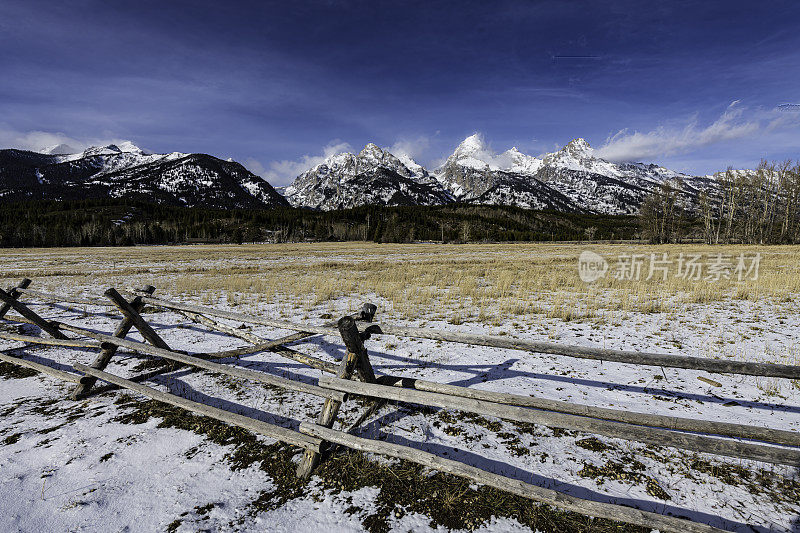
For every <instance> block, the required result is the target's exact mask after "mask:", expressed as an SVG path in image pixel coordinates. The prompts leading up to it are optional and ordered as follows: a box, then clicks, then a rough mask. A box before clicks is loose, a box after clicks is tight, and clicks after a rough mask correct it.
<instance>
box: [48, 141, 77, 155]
mask: <svg viewBox="0 0 800 533" xmlns="http://www.w3.org/2000/svg"><path fill="white" fill-rule="evenodd" d="M79 152H80V150H78V149H77V148H73V147H72V146H70V145H68V144H65V143H61V144H57V145H55V146H50V147H49V148H45V149H44V150H42V151H41V153H43V154H47V155H68V154H77V153H79Z"/></svg>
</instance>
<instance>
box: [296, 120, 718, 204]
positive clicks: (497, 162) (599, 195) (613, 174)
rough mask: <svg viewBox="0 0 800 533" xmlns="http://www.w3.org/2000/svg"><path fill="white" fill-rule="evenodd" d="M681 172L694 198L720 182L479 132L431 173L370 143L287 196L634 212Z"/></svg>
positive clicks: (581, 148)
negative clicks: (535, 151) (529, 149)
mask: <svg viewBox="0 0 800 533" xmlns="http://www.w3.org/2000/svg"><path fill="white" fill-rule="evenodd" d="M677 179H680V180H681V181H682V182H683V191H684V193H685V194H686V196H687V197H689V198H690V199H691V198H692V197H695V196H696V195H697V193H698V191H700V190H704V189H708V188H713V187H714V183H715V182H714V181H713V180H711V179H709V178H707V177H695V176H688V175H685V174H681V173H678V172H674V171H672V170H669V169H666V168H664V167H660V166H657V165H652V164H650V165H648V164H644V163H612V162H609V161H606V160H604V159H600V158H598V157H596V156H595V155H594V151H593V149H592V148H591V147H590V146H589V143H587V142H586V141H585V140H584V139H575V140H573V141H571V142H570V143H569V144H567V145H566V146H565V147H564V148H562V149H561V150H559V151H557V152H553V153H550V154H546V155H545V156H543V157H542V158H538V157H534V156H530V155H527V154H524V153H522V152H520V151H519V150H518V149H517V148H516V147H514V148H511V149H509V150H506V151H505V152H502V153H499V154H497V153H494V152H492V151H491V150H490V149H489V148H488V147H487V146H486V144H485V143H484V141H483V139H482V138H481V136H480V135H478V134H475V135H471V136H469V137H467V138H466V139H464V141H462V142H461V144H459V145H458V146H457V147H456V149H455V151H454V152H453V153H452V154H451V155H450V156H449V157H448V158H447V160H446V161H445V162H444V164H442V165H441V166H440V167H438V168H436V169H435V170H433V171H430V172H429V171H428V170H426V169H425V168H424V167H422V166H421V165H419V164H418V163H416V162H415V161H414V160H413V159H411V158H410V157H408V156H405V155H399V156H395V155H393V154H391V153H389V152H388V151H387V150H383V149H381V148H379V147H378V146H376V145H375V144H372V143H370V144H368V145H367V146H366V147H364V149H363V150H362V151H361V152H360V153H358V154H351V153H340V154H336V155H334V156H332V157H330V158H328V159H326V160H325V161H324V162H322V163H320V164H319V165H317V166H315V167H313V168H311V169H309V170H307V171H306V172H304V173H303V174H301V175H300V176H298V177H297V178H296V179H295V180H294V182H293V183H292V184H291V185H290V186H289V187H287V188H286V190H285V195H286V198H287V199H288V200H289V202H290V203H291V204H292V205H293V206H295V207H309V208H314V209H323V210H331V209H341V208H343V207H354V206H357V205H365V204H375V203H378V204H382V205H440V204H445V203H450V202H461V203H475V204H491V205H513V206H517V207H524V208H531V209H555V210H558V211H574V212H586V213H604V214H634V213H636V212H637V211H638V208H639V205H640V204H641V202H642V200H643V198H644V197H645V196H646V195H647V194H648V192H649V191H651V190H653V189H654V188H655V187H658V186H659V185H661V184H662V183H664V182H665V181H671V182H672V181H675V180H677Z"/></svg>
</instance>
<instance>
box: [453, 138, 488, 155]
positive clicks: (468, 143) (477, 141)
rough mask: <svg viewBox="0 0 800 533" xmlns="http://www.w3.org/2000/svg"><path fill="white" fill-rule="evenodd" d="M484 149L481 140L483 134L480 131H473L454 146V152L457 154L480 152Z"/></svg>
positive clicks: (484, 146)
mask: <svg viewBox="0 0 800 533" xmlns="http://www.w3.org/2000/svg"><path fill="white" fill-rule="evenodd" d="M485 149H486V145H485V143H484V141H483V136H482V135H481V134H480V133H473V134H472V135H470V136H469V137H467V138H466V139H464V140H463V141H461V143H460V144H459V145H458V146H457V147H456V151H455V153H457V154H463V155H467V154H473V153H475V152H481V151H483V150H485Z"/></svg>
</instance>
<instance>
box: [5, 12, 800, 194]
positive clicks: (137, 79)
mask: <svg viewBox="0 0 800 533" xmlns="http://www.w3.org/2000/svg"><path fill="white" fill-rule="evenodd" d="M798 28H800V2H796V1H770V0H762V1H760V2H714V1H702V2H659V3H650V2H627V1H625V2H497V3H491V2H477V3H468V2H463V1H461V2H419V3H416V2H399V1H396V2H379V1H370V2H321V3H310V2H309V3H303V2H237V1H232V0H228V1H226V2H221V1H215V2H204V1H198V0H194V1H191V2H180V1H160V2H149V1H129V2H124V3H121V2H109V1H107V0H106V1H102V2H101V1H98V2H95V1H75V2H64V1H60V2H38V1H31V0H24V1H17V0H0V73H2V75H0V144H2V145H4V146H10V145H15V146H20V147H36V146H34V145H37V144H45V143H50V144H54V142H50V141H54V140H55V141H61V140H67V141H69V142H71V143H73V144H87V143H92V142H96V141H106V140H114V139H117V140H121V139H130V140H132V141H134V142H135V143H137V144H138V145H140V146H142V147H144V148H147V149H150V150H154V151H158V152H165V151H173V150H177V151H184V152H207V153H211V154H214V155H218V156H221V157H233V158H234V159H236V160H239V161H241V162H247V164H248V166H250V167H251V169H255V170H258V171H260V172H261V173H262V174H265V175H268V176H269V179H270V181H273V182H277V183H276V184H284V183H285V182H286V181H287V180H288V179H289V178H290V177H291V175H292V174H293V173H294V172H296V171H297V170H298V169H301V168H302V167H303V166H304V165H305V164H306V163H311V162H315V161H317V157H318V156H320V155H322V154H323V152H324V151H325V150H326V148H325V147H328V148H327V150H328V151H329V152H330V151H332V150H333V149H334V148H333V147H334V146H336V147H343V146H345V145H350V146H351V147H352V148H353V149H356V150H357V149H360V148H361V147H362V146H363V145H364V144H365V143H367V142H370V141H373V142H376V143H377V144H379V145H382V146H395V147H397V148H398V149H400V148H403V149H405V150H407V151H409V152H411V155H412V156H415V157H416V158H417V159H418V160H420V161H421V162H422V163H425V164H435V162H436V161H437V160H438V159H439V158H441V157H443V156H446V155H447V154H448V153H449V152H451V151H452V149H453V148H454V146H455V145H456V144H458V142H459V141H460V140H461V139H463V138H464V137H466V136H467V135H470V134H471V133H473V132H476V131H477V132H481V133H482V134H483V135H484V137H485V139H486V140H487V142H489V143H490V144H491V147H492V148H494V149H496V150H498V151H501V150H505V149H506V148H509V147H510V146H512V145H516V146H518V147H519V148H520V149H521V150H522V151H524V152H527V153H531V154H533V155H538V154H540V153H542V152H545V151H551V150H553V149H554V148H556V147H557V146H560V145H563V144H564V143H566V142H568V141H569V140H570V139H572V138H574V137H584V138H586V139H587V140H588V141H589V142H590V143H591V144H592V145H593V146H594V147H595V148H601V147H603V146H604V145H606V144H608V146H606V147H605V148H603V149H602V152H601V153H603V154H604V155H606V156H608V157H613V158H617V159H637V160H646V161H654V162H659V163H663V164H667V165H668V166H671V167H672V168H676V169H678V170H684V171H692V172H697V173H704V172H709V171H713V170H721V169H724V168H725V167H726V166H727V165H729V164H730V165H734V166H736V167H745V166H750V167H752V166H754V165H755V164H757V162H758V160H759V158H761V157H768V158H781V159H783V158H787V157H791V158H798V157H800V128H799V127H798V126H799V125H800V113H798V112H797V111H795V112H780V111H777V110H776V109H775V108H776V106H777V105H779V104H784V103H800V31H799V30H798ZM733 102H736V103H733ZM620 131H622V133H620ZM615 135H616V136H615ZM612 137H613V139H612Z"/></svg>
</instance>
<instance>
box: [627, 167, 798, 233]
mask: <svg viewBox="0 0 800 533" xmlns="http://www.w3.org/2000/svg"><path fill="white" fill-rule="evenodd" d="M707 185H708V186H707V187H705V188H704V189H703V190H701V191H692V190H690V189H689V188H688V186H687V184H686V183H684V182H683V181H682V180H680V179H675V180H669V181H666V182H664V183H662V184H661V185H660V186H659V187H657V188H656V189H655V190H653V191H652V192H651V193H650V194H648V195H647V196H646V197H645V199H644V201H643V202H642V206H641V209H640V211H639V227H640V229H641V236H642V238H644V239H646V240H649V241H650V242H653V243H669V242H682V241H685V240H701V241H703V242H705V243H707V244H732V243H742V244H797V243H800V162H792V161H788V160H787V161H782V162H768V161H761V163H760V164H759V165H758V167H757V168H756V169H755V170H733V169H732V168H728V170H726V171H725V172H724V173H722V174H719V175H717V176H715V179H714V180H709V182H708V184H707Z"/></svg>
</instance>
